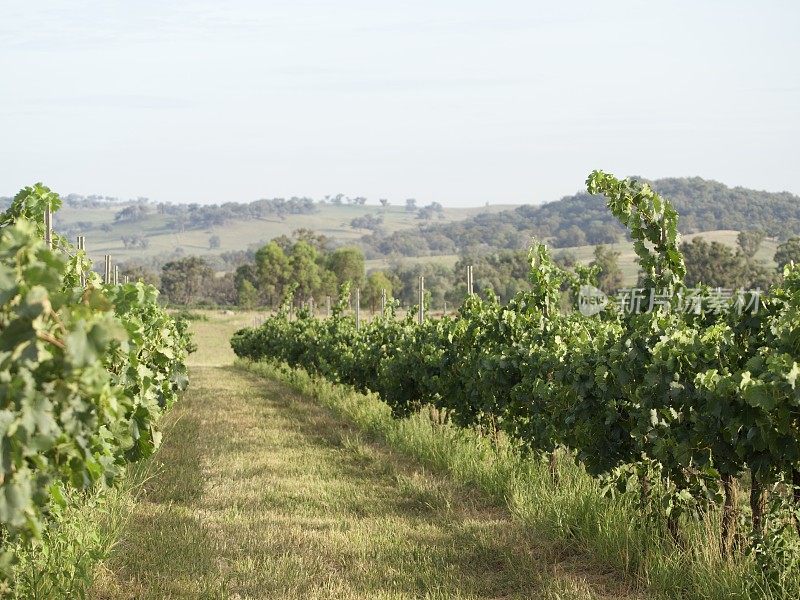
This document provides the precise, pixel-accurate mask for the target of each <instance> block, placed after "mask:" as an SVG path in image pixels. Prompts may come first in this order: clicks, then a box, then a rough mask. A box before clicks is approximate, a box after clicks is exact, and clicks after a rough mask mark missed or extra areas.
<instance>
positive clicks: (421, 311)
mask: <svg viewBox="0 0 800 600" xmlns="http://www.w3.org/2000/svg"><path fill="white" fill-rule="evenodd" d="M424 320H425V277H423V276H422V275H420V276H419V324H420V325H422V322H423V321H424Z"/></svg>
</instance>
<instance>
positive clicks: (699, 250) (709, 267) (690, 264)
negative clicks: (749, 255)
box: [681, 236, 741, 288]
mask: <svg viewBox="0 0 800 600" xmlns="http://www.w3.org/2000/svg"><path fill="white" fill-rule="evenodd" d="M681 252H683V256H684V260H685V261H686V278H685V282H686V285H688V286H690V287H692V286H696V285H699V284H701V283H704V284H706V285H710V286H711V287H724V288H732V287H735V286H736V285H737V284H738V282H739V278H740V274H741V262H740V260H739V257H737V255H736V254H735V253H734V251H733V250H732V249H731V248H730V247H729V246H726V245H725V244H722V243H720V242H717V241H713V242H711V243H710V244H709V243H708V242H707V241H706V240H704V239H703V238H702V237H700V236H697V237H695V238H693V239H692V241H691V242H683V243H682V244H681Z"/></svg>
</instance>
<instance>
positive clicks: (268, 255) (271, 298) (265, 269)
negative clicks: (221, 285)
mask: <svg viewBox="0 0 800 600" xmlns="http://www.w3.org/2000/svg"><path fill="white" fill-rule="evenodd" d="M242 268H243V267H240V269H242ZM241 277H242V278H246V279H248V280H249V281H250V282H251V283H252V284H253V285H254V287H256V288H257V289H258V291H259V292H260V293H261V296H262V298H264V299H265V300H266V302H267V303H268V304H269V305H270V306H274V305H275V304H276V303H277V302H279V301H280V299H281V297H282V296H283V292H284V288H285V286H286V285H287V284H288V283H289V280H290V278H291V264H290V260H289V257H288V256H287V255H286V253H285V252H284V250H283V248H282V247H281V246H280V245H278V243H277V242H276V241H275V240H273V241H271V242H270V243H269V244H267V245H265V246H263V247H262V248H260V249H259V250H257V251H256V255H255V265H254V268H253V270H252V272H249V271H248V272H245V271H242V273H241Z"/></svg>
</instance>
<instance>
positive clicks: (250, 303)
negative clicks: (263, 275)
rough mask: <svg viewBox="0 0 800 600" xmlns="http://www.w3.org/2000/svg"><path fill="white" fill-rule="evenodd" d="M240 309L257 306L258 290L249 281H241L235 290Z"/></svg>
mask: <svg viewBox="0 0 800 600" xmlns="http://www.w3.org/2000/svg"><path fill="white" fill-rule="evenodd" d="M236 292H237V301H236V303H237V304H238V305H239V307H240V308H244V309H253V308H255V307H256V306H257V304H258V290H257V289H256V288H255V286H254V285H253V283H252V282H251V281H250V280H249V279H242V280H241V281H240V282H239V285H238V286H237V289H236Z"/></svg>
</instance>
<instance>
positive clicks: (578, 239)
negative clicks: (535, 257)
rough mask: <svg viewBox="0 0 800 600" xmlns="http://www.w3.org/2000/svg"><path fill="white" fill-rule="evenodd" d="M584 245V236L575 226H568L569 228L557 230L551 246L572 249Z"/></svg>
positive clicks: (585, 241) (585, 242)
mask: <svg viewBox="0 0 800 600" xmlns="http://www.w3.org/2000/svg"><path fill="white" fill-rule="evenodd" d="M586 244H587V240H586V234H585V233H584V232H583V230H582V229H581V228H580V227H578V226H576V225H570V226H569V227H566V228H564V229H561V230H559V231H558V234H557V235H556V237H555V239H554V240H553V245H554V246H555V247H556V248H574V247H577V246H585V245H586Z"/></svg>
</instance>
